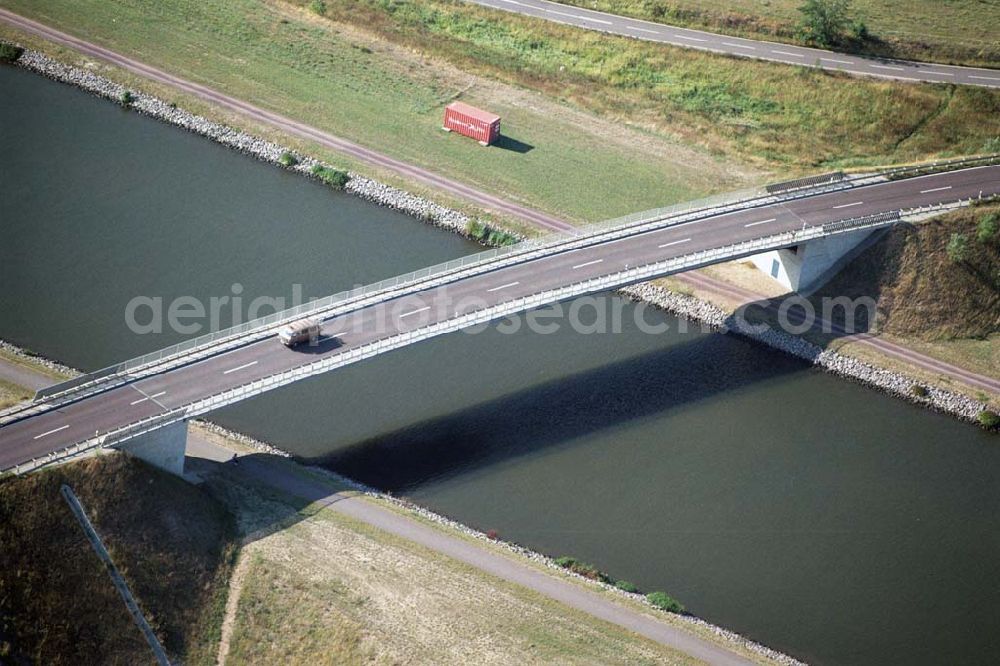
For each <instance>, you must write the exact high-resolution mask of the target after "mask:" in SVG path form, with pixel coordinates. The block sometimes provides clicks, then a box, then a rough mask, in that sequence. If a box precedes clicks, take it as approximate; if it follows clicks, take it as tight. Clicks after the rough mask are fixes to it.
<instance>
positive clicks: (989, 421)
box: [977, 409, 1000, 430]
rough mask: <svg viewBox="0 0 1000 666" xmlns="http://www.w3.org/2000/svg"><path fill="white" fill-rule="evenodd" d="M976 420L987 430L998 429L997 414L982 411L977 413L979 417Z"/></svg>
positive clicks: (998, 416) (986, 410) (999, 416)
mask: <svg viewBox="0 0 1000 666" xmlns="http://www.w3.org/2000/svg"><path fill="white" fill-rule="evenodd" d="M977 418H978V419H979V425H981V426H983V427H984V428H986V429H987V430H996V429H997V428H1000V414H997V413H996V412H994V411H992V410H989V409H984V410H983V411H981V412H979V416H978V417H977Z"/></svg>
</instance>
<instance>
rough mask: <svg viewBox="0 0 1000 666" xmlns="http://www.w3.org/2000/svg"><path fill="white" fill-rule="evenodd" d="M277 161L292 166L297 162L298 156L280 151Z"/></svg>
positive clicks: (282, 164)
mask: <svg viewBox="0 0 1000 666" xmlns="http://www.w3.org/2000/svg"><path fill="white" fill-rule="evenodd" d="M278 161H279V162H281V166H286V167H293V166H295V165H296V164H298V163H299V158H297V157H295V155H292V154H291V153H289V152H284V153H281V157H279V158H278Z"/></svg>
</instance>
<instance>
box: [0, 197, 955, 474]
mask: <svg viewBox="0 0 1000 666" xmlns="http://www.w3.org/2000/svg"><path fill="white" fill-rule="evenodd" d="M958 205H960V204H955V203H951V204H939V205H935V206H925V207H922V208H912V209H901V210H896V211H888V212H884V213H878V214H876V215H869V216H865V217H859V218H847V219H844V220H840V221H836V222H831V223H827V224H825V225H822V226H813V227H806V228H804V229H801V230H793V231H785V232H781V233H779V234H771V235H768V236H761V237H758V238H754V239H751V240H747V241H742V242H740V243H735V244H732V245H727V246H722V247H719V248H712V249H708V250H701V251H698V252H692V253H689V254H685V255H680V256H678V257H673V258H670V259H665V260H662V261H658V262H653V263H650V264H644V265H640V266H636V267H633V268H630V269H627V270H624V271H620V272H618V273H613V274H610V275H605V276H600V277H596V278H591V279H588V280H582V281H580V282H576V283H573V284H569V285H566V286H563V287H559V288H555V289H549V290H543V291H540V292H538V293H536V294H531V295H528V296H523V297H518V298H513V299H510V300H508V301H504V302H501V303H499V304H496V305H492V306H484V307H482V308H480V309H477V310H473V311H470V312H466V313H463V314H461V315H458V316H455V317H452V318H450V319H446V320H443V321H441V322H436V323H434V324H429V325H427V326H423V327H420V328H417V329H413V330H409V331H403V332H401V333H397V334H394V335H392V336H388V337H386V338H381V339H379V340H375V341H372V342H370V343H367V344H364V345H359V346H358V347H353V348H351V349H347V350H345V351H343V352H341V353H338V354H334V355H331V356H327V357H324V358H322V359H319V360H317V361H314V362H311V363H307V364H304V365H301V366H298V367H296V368H291V369H289V370H285V371H282V372H279V373H276V374H274V375H270V376H268V377H263V378H261V379H257V380H253V381H250V382H247V383H245V384H242V385H240V386H237V387H234V388H232V389H227V390H225V391H221V392H218V393H215V394H212V395H209V396H206V397H204V398H201V399H198V400H195V401H193V402H192V403H190V404H188V405H185V406H182V407H177V408H174V409H171V410H169V411H166V412H161V413H160V414H156V415H154V416H150V417H147V418H144V419H140V420H137V421H135V422H131V423H127V424H124V425H122V426H120V427H118V428H115V429H114V430H111V431H108V432H105V433H101V434H99V435H95V436H94V437H92V438H89V439H87V440H85V441H83V442H80V443H77V444H74V445H72V446H69V447H66V448H64V449H61V450H59V451H54V452H52V453H50V454H49V455H47V456H44V457H41V458H38V459H36V460H31V461H28V462H25V463H23V464H21V465H19V466H17V467H16V468H14V471H15V472H17V473H23V472H26V471H30V470H31V469H35V468H38V467H41V466H44V465H47V464H50V463H52V462H55V461H58V460H62V459H65V458H68V457H72V456H75V455H78V454H80V453H82V452H84V451H87V450H89V449H93V448H95V447H99V446H112V445H116V444H121V443H123V442H126V441H128V440H130V439H132V438H134V437H137V436H139V435H142V434H145V433H148V432H151V431H153V430H156V429H158V428H160V427H163V426H167V425H170V424H171V423H176V422H178V421H183V420H185V419H190V418H195V417H197V416H200V415H202V414H205V413H208V412H211V411H214V410H216V409H219V408H221V407H225V406H227V405H231V404H233V403H236V402H239V401H241V400H244V399H246V398H249V397H253V396H255V395H259V394H261V393H265V392H267V391H270V390H272V389H275V388H279V387H281V386H285V385H287V384H290V383H292V382H295V381H298V380H300V379H304V378H306V377H310V376H313V375H317V374H321V373H323V372H328V371H330V370H334V369H337V368H340V367H344V366H347V365H350V364H352V363H356V362H358V361H362V360H364V359H367V358H371V357H372V356H377V355H379V354H382V353H385V352H387V351H391V350H393V349H397V348H399V347H404V346H407V345H409V344H412V343H414V342H419V341H421V340H426V339H429V338H432V337H435V336H438V335H443V334H445V333H451V332H454V331H457V330H461V329H463V328H468V327H471V326H475V325H479V324H484V323H487V322H490V321H494V320H496V319H500V318H503V317H506V316H509V315H512V314H515V313H517V312H523V311H526V310H530V309H533V308H536V307H541V306H543V305H547V304H550V303H554V302H559V301H563V300H566V299H570V298H575V297H577V296H582V295H584V294H589V293H597V292H601V291H607V290H610V289H615V288H618V287H622V286H625V285H628V284H634V283H638V282H645V281H647V280H651V279H654V278H657V277H664V276H666V275H670V274H672V273H677V272H681V271H686V270H692V269H695V268H701V267H704V266H708V265H711V264H715V263H719V262H722V261H732V260H735V259H740V258H743V257H747V256H752V255H754V254H759V253H761V252H767V251H770V250H775V249H779V248H782V247H790V246H793V245H798V244H800V243H804V242H807V241H810V240H815V239H817V238H821V237H825V236H831V235H836V234H840V233H847V232H852V231H858V230H860V229H865V228H872V229H874V228H878V227H883V226H886V225H889V224H894V223H896V222H897V221H899V220H900V219H907V218H910V217H919V216H923V215H929V214H933V213H936V212H941V211H943V210H948V209H952V208H955V207H956V206H958ZM0 471H5V470H0Z"/></svg>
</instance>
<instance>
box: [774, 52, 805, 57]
mask: <svg viewBox="0 0 1000 666" xmlns="http://www.w3.org/2000/svg"><path fill="white" fill-rule="evenodd" d="M771 53H777V54H778V55H783V56H792V57H793V58H801V57H802V54H801V53H792V52H791V51H771Z"/></svg>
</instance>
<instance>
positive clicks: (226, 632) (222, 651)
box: [215, 550, 250, 666]
mask: <svg viewBox="0 0 1000 666" xmlns="http://www.w3.org/2000/svg"><path fill="white" fill-rule="evenodd" d="M249 568H250V557H249V554H248V553H246V552H244V551H243V550H240V554H239V559H237V560H236V566H235V567H233V575H232V576H231V577H230V578H229V596H228V597H227V598H226V613H225V615H223V617H222V630H221V636H220V638H219V656H218V657H217V658H216V660H215V661H216V663H217V664H218V666H223V665H224V664H225V663H226V659H227V658H228V657H229V641H230V640H232V637H233V627H234V626H235V624H236V609H237V608H238V607H239V604H240V594H241V593H242V592H243V581H244V580H246V576H247V570H248V569H249Z"/></svg>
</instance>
